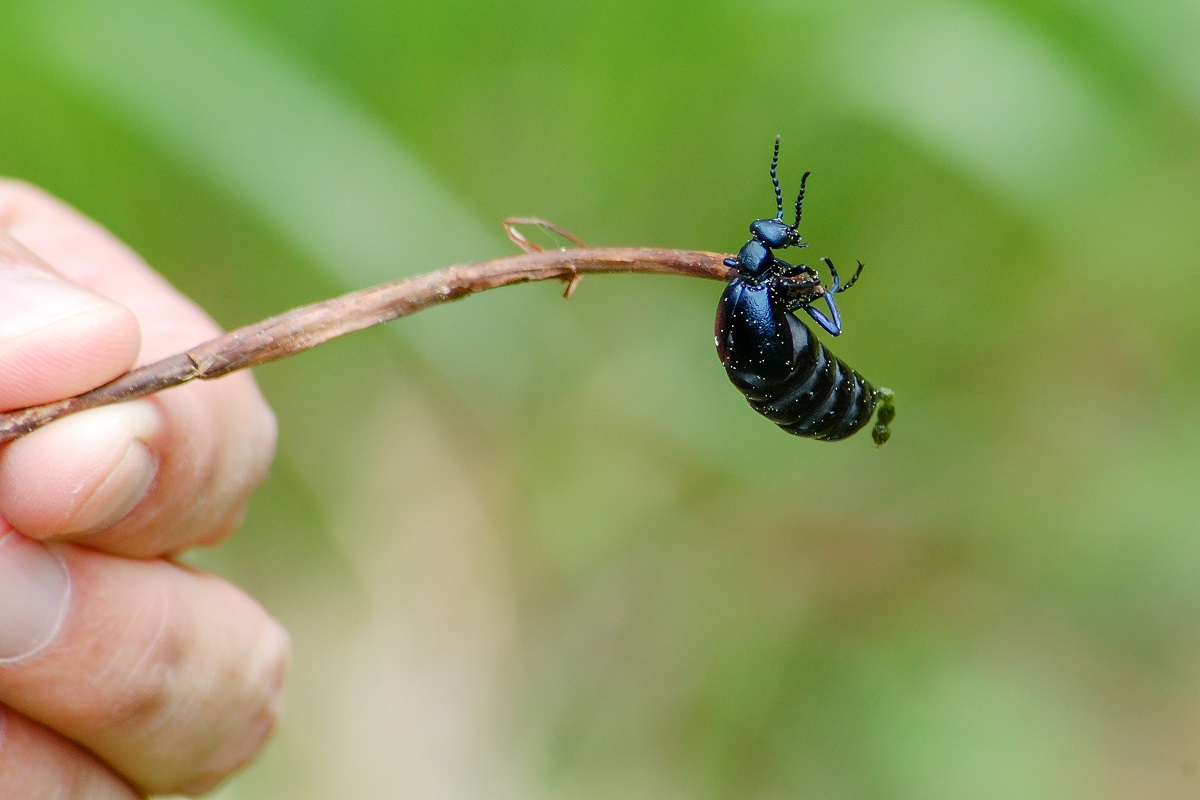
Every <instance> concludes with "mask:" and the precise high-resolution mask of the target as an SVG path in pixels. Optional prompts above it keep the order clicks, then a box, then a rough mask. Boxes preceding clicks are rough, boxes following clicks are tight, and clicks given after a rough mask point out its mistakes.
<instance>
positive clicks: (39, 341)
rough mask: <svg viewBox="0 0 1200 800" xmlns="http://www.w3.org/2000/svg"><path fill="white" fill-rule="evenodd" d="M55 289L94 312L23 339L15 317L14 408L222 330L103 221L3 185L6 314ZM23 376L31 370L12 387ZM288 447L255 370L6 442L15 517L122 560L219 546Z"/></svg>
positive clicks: (10, 341)
mask: <svg viewBox="0 0 1200 800" xmlns="http://www.w3.org/2000/svg"><path fill="white" fill-rule="evenodd" d="M5 232H6V233H7V236H5ZM35 254H36V255H35ZM31 276H32V277H31ZM12 286H15V287H16V289H15V290H10V287H12ZM22 287H23V288H22ZM55 293H58V294H61V295H69V296H70V297H72V298H75V302H76V305H77V306H78V307H80V308H81V309H82V310H80V311H77V312H75V313H72V314H70V315H67V316H65V317H64V316H62V315H61V314H60V315H59V316H58V317H55V316H54V315H53V314H43V315H42V317H40V318H36V319H33V322H34V323H36V322H38V321H40V322H41V323H42V324H40V325H34V333H24V334H19V335H16V336H15V337H14V335H13V333H12V332H11V329H10V330H8V331H6V329H5V325H4V323H3V322H0V407H14V405H15V406H20V405H27V404H30V403H33V402H44V401H46V400H54V399H59V398H61V397H65V396H69V395H71V394H76V393H78V392H80V391H84V390H86V389H90V388H93V387H94V386H96V385H99V384H101V383H103V382H105V381H107V380H109V379H111V378H112V377H115V376H116V375H118V374H120V373H122V372H124V371H125V370H126V369H128V367H129V366H132V362H134V361H136V362H137V363H145V362H148V361H152V360H155V359H157V358H160V357H162V356H165V355H169V354H171V353H173V352H177V351H180V350H184V349H186V348H188V347H190V346H192V345H195V344H197V343H199V342H202V341H205V340H207V339H210V338H212V337H213V336H215V335H217V334H218V333H219V328H218V327H217V325H216V324H215V323H214V322H213V321H212V320H211V319H210V318H209V317H208V316H207V315H206V314H205V313H204V312H203V311H202V310H201V309H199V308H198V307H197V306H196V305H195V304H194V303H192V302H191V301H190V300H188V299H187V298H185V297H183V296H182V295H181V294H179V293H178V292H177V291H176V290H175V289H174V288H173V287H171V286H170V284H169V283H167V282H166V281H165V280H164V279H163V278H162V277H161V276H159V275H158V274H156V273H155V272H154V271H153V270H151V269H150V268H149V267H148V266H146V265H145V263H143V262H142V261H141V259H139V258H138V257H137V256H136V255H135V254H134V253H133V252H132V251H130V250H129V249H128V248H127V247H125V246H124V245H123V244H121V243H120V242H119V241H117V240H116V239H115V238H114V237H113V236H112V235H111V234H109V233H108V232H107V231H106V230H104V229H103V228H101V227H100V226H99V225H97V224H95V223H94V222H92V221H91V220H88V219H87V218H85V217H83V216H82V215H81V214H79V213H78V212H76V211H74V210H73V209H71V208H69V207H67V206H66V205H64V204H62V203H61V202H59V201H57V200H55V199H54V198H52V197H50V196H49V195H46V194H45V193H43V192H41V191H40V190H37V189H35V188H33V187H31V186H28V185H25V184H21V183H18V182H13V181H0V320H4V319H6V318H9V317H10V315H14V316H15V317H20V314H21V313H22V312H20V311H19V310H18V306H20V305H21V304H22V303H24V302H27V301H38V300H39V299H42V300H44V298H45V297H46V296H49V295H53V294H55ZM80 298H82V299H80ZM89 304H90V305H89ZM24 313H25V316H26V318H27V320H28V319H31V318H33V317H34V316H35V315H34V314H33V313H32V312H28V311H27V312H24ZM31 324H32V323H31ZM135 354H136V355H135ZM8 376H16V377H17V378H18V380H15V381H13V382H12V383H9V384H8V385H7V386H6V381H5V380H4V379H5V378H6V377H8ZM31 398H33V399H31ZM5 404H7V405H5ZM274 441H275V422H274V417H273V415H272V414H271V412H270V410H269V408H268V407H267V405H266V403H265V402H264V401H263V399H262V396H261V395H260V394H259V392H258V389H257V387H256V386H255V384H254V381H253V379H252V378H251V377H250V376H249V375H248V374H235V375H230V376H227V377H225V378H222V379H220V380H217V381H212V382H205V383H199V382H198V383H197V384H196V385H188V386H183V387H178V388H175V389H172V390H169V391H166V392H163V393H160V394H159V395H155V396H154V397H151V398H146V399H143V400H140V401H137V402H135V403H126V404H121V405H117V406H111V407H107V408H100V409H94V410H92V411H86V412H82V413H80V414H77V415H75V416H74V417H73V418H67V419H64V420H60V421H59V422H56V423H53V424H51V425H49V426H47V427H45V428H43V429H40V430H38V431H35V432H33V433H31V434H29V435H27V436H26V437H24V438H22V439H19V440H17V441H16V442H13V443H12V444H10V445H8V446H7V447H6V448H4V449H3V451H0V515H2V516H3V517H5V518H6V519H8V520H9V521H10V522H11V523H12V524H13V525H14V526H15V527H17V528H18V529H19V530H21V531H22V532H23V533H25V534H27V535H29V536H31V537H33V538H38V539H51V538H56V539H64V538H65V539H72V540H75V541H80V542H85V543H87V544H88V545H89V546H92V547H97V548H100V549H104V550H107V551H109V552H113V553H118V554H122V555H131V556H155V555H162V554H166V553H173V552H176V551H179V550H182V549H185V548H187V547H190V546H193V545H196V544H200V543H204V544H208V543H212V542H215V541H216V540H218V539H220V538H221V537H222V536H224V535H225V534H226V533H227V532H228V531H229V530H231V529H232V528H233V527H234V525H235V524H236V522H237V520H238V519H239V518H240V514H241V511H242V509H243V507H244V505H245V503H246V501H247V499H248V497H249V495H250V492H251V491H252V490H253V489H254V487H255V486H256V485H257V484H258V483H259V482H260V481H261V479H262V478H263V476H264V475H265V473H266V469H267V466H268V464H269V463H270V460H271V456H272V455H273V451H274Z"/></svg>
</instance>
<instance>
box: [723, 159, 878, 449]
mask: <svg viewBox="0 0 1200 800" xmlns="http://www.w3.org/2000/svg"><path fill="white" fill-rule="evenodd" d="M778 165H779V137H778V136H776V137H775V155H774V156H773V157H772V159H771V183H772V185H773V186H774V187H775V204H776V207H777V209H778V211H777V213H776V215H775V218H774V219H756V220H754V222H752V223H750V241H748V242H746V244H745V245H743V246H742V249H741V250H740V251H738V254H737V256H736V257H735V258H728V259H726V260H725V263H726V264H727V265H728V266H730V267H732V268H733V269H734V270H736V272H733V273H732V274H731V277H730V279H729V285H728V286H726V287H725V291H724V293H722V295H721V300H720V302H719V303H718V304H717V318H716V344H717V354H718V355H719V356H720V358H721V363H722V364H724V365H725V371H726V373H727V374H728V375H729V380H730V381H732V382H733V385H734V386H736V387H737V388H738V389H739V390H740V391H741V392H742V394H744V395H745V396H746V400H747V401H749V403H750V405H751V406H753V407H754V409H755V410H756V411H758V412H759V413H760V414H762V415H763V416H765V417H766V418H767V419H769V420H771V421H772V422H774V423H775V424H776V425H778V426H779V427H781V428H783V429H784V430H785V431H787V432H788V433H791V434H795V435H796V436H807V437H810V438H813V439H821V440H823V441H835V440H838V439H845V438H846V437H847V436H850V435H851V434H854V433H856V432H857V431H859V430H861V429H862V428H863V427H865V426H866V425H867V423H868V422H870V419H871V414H872V412H874V411H875V408H876V407H877V406H878V408H879V414H878V417H877V420H876V425H875V427H874V429H873V430H872V432H871V436H872V438H873V439H874V440H875V444H876V446H878V445H881V444H883V443H884V442H886V441H887V440H888V437H889V436H890V435H891V430H890V428H889V424H890V423H891V421H892V419H893V417H894V416H895V413H896V412H895V408H894V406H893V404H892V401H893V398H894V395H893V393H892V391H891V390H890V389H886V388H879V389H876V388H875V387H873V386H872V385H871V384H870V383H869V382H868V381H867V379H866V378H864V377H863V376H862V375H860V374H858V372H856V371H855V370H853V369H851V368H850V367H848V366H847V365H846V364H845V362H843V361H842V360H841V359H839V358H838V357H837V356H835V355H833V353H831V352H829V349H828V348H826V347H825V345H823V344H822V343H821V342H820V341H819V340H818V339H817V338H816V337H815V336H813V334H812V331H810V330H809V329H808V326H806V325H805V324H804V323H803V322H801V321H800V320H799V319H797V318H796V315H795V313H794V312H795V311H798V310H800V309H803V310H804V311H805V313H807V314H808V315H809V316H810V317H812V319H813V320H814V321H815V322H816V323H817V324H818V325H820V326H821V327H822V328H824V329H825V330H826V331H828V332H829V333H830V334H831V335H833V336H837V335H838V334H840V333H841V332H842V318H841V314H840V313H839V312H838V307H837V302H836V300H835V295H837V294H838V293H839V292H844V291H846V290H847V289H849V288H850V287H851V286H853V285H854V283H855V281H857V280H858V276H859V275H860V274H862V268H863V265H862V262H861V261H860V262H859V263H858V269H857V270H856V271H855V273H854V277H853V278H851V279H850V282H849V283H847V284H846V285H845V286H843V285H842V284H841V282H840V281H839V280H838V274H837V269H836V268H835V267H834V265H833V262H832V261H830V260H829V259H828V258H822V259H821V260H822V261H824V262H825V264H826V266H828V267H829V273H830V276H831V278H832V285H831V286H829V287H828V288H826V287H825V286H822V285H821V279H820V276H818V275H817V272H816V270H814V269H812V268H811V267H809V266H808V265H806V264H798V265H792V264H789V263H788V262H787V261H784V260H783V259H782V258H780V257H779V256H777V255H776V254H775V251H776V250H785V249H787V248H789V247H797V248H800V247H807V246H808V245H807V243H806V242H804V241H802V240H801V237H800V231H799V227H800V214H801V210H802V207H803V204H804V186H805V183H806V182H807V181H808V176H809V173H807V172H806V173H804V177H803V178H801V180H800V193H799V194H798V195H797V196H796V222H795V223H794V224H792V225H788V224H787V223H786V222H784V221H783V192H782V191H781V190H780V188H779V178H778V177H777V176H776V173H775V170H776V168H777V167H778ZM822 299H823V300H824V301H825V305H826V307H827V308H828V309H829V313H828V314H826V313H824V312H823V311H821V310H820V309H818V308H815V307H814V306H813V304H814V303H816V302H817V301H819V300H822Z"/></svg>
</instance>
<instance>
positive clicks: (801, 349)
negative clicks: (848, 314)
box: [729, 314, 876, 442]
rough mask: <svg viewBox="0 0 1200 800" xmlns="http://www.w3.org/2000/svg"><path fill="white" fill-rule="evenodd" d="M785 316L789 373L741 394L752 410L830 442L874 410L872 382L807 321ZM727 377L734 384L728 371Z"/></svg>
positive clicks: (860, 425)
mask: <svg viewBox="0 0 1200 800" xmlns="http://www.w3.org/2000/svg"><path fill="white" fill-rule="evenodd" d="M788 320H789V322H790V324H791V327H792V341H793V344H794V354H795V358H794V360H793V364H792V369H791V372H790V374H789V375H788V376H787V378H785V379H784V380H782V381H780V382H779V383H776V384H773V385H771V386H767V387H760V388H759V389H758V390H757V391H755V392H754V394H755V395H756V397H750V396H747V398H746V399H747V400H748V401H749V402H750V405H751V406H753V407H754V409H755V410H756V411H758V413H760V414H762V415H763V416H764V417H766V418H767V419H769V420H771V421H772V422H774V423H775V424H776V425H778V426H779V427H781V428H783V429H784V430H785V431H787V432H788V433H792V434H795V435H796V436H808V437H811V438H813V439H821V440H823V441H827V442H833V441H837V440H838V439H845V438H846V437H847V436H850V435H851V434H854V433H856V432H858V431H859V430H860V429H862V428H863V427H865V426H866V425H867V423H869V422H870V421H871V414H872V412H874V411H875V402H876V392H875V387H874V386H872V385H871V384H870V383H869V382H868V381H867V379H866V378H864V377H863V376H862V375H859V374H858V372H856V371H855V370H853V369H851V368H850V367H849V366H847V365H846V362H844V361H842V360H841V359H840V358H838V357H837V356H835V355H834V354H833V353H831V352H829V348H827V347H826V346H825V345H824V344H822V343H821V341H820V340H819V339H817V337H815V336H813V334H812V331H810V330H809V329H808V326H807V325H805V324H804V323H803V322H801V321H800V320H798V319H796V318H795V317H793V316H791V315H790V314H789V315H788ZM729 377H730V380H732V381H733V382H734V384H735V385H738V381H737V379H736V378H735V377H734V375H733V373H732V372H731V373H730V376H729ZM738 388H739V389H741V388H742V386H740V385H738Z"/></svg>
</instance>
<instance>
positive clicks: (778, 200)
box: [771, 136, 783, 219]
mask: <svg viewBox="0 0 1200 800" xmlns="http://www.w3.org/2000/svg"><path fill="white" fill-rule="evenodd" d="M778 166H779V136H776V137H775V155H774V156H772V157H771V185H772V186H774V187H775V205H776V207H777V208H778V209H779V211H778V213H776V214H775V219H783V191H782V190H781V189H780V188H779V178H778V176H776V174H775V168H776V167H778Z"/></svg>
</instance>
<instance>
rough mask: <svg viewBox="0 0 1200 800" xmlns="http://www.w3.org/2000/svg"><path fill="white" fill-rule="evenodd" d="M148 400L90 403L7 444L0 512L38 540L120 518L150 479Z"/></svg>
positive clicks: (155, 425)
mask: <svg viewBox="0 0 1200 800" xmlns="http://www.w3.org/2000/svg"><path fill="white" fill-rule="evenodd" d="M161 428H162V419H161V416H160V415H159V413H158V409H157V407H156V405H155V403H154V402H153V401H149V400H143V401H138V402H134V403H121V404H118V405H114V406H105V407H103V408H96V409H91V410H89V411H84V412H81V413H79V414H76V415H74V416H71V417H67V418H65V419H62V420H59V421H58V422H55V423H54V424H53V425H48V426H46V427H45V428H42V429H40V430H37V431H35V432H33V433H31V434H29V435H28V436H26V437H24V438H22V439H18V440H17V441H16V442H14V443H13V444H11V445H9V447H8V449H7V450H6V451H5V452H4V453H3V455H2V456H0V514H2V515H3V516H4V517H5V518H6V519H7V520H8V521H9V522H11V523H12V524H13V526H15V527H16V528H17V529H18V530H20V531H22V532H23V533H25V534H26V535H28V536H31V537H33V538H37V539H49V538H54V537H61V536H71V535H81V534H87V533H90V532H92V531H96V530H100V529H102V528H106V527H108V526H110V525H112V524H113V523H115V522H117V521H118V520H120V519H121V518H123V517H124V516H126V515H127V514H128V513H129V512H130V511H131V510H132V509H133V508H134V507H136V506H137V504H138V503H139V502H140V501H141V499H142V498H143V497H145V496H146V494H147V493H148V491H149V490H150V487H151V486H152V485H153V483H154V479H155V476H156V474H157V470H158V460H157V458H156V456H155V453H154V450H153V449H152V447H150V444H149V443H150V442H151V441H152V440H153V439H154V437H156V436H157V435H158V433H159V431H160V430H161Z"/></svg>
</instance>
